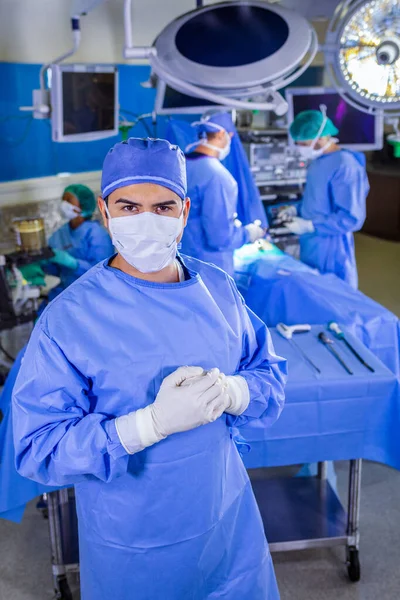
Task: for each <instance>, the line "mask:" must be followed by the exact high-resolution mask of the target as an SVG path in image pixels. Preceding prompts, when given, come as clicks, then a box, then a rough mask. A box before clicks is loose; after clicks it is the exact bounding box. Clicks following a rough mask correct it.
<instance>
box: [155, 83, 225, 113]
mask: <svg viewBox="0 0 400 600" xmlns="http://www.w3.org/2000/svg"><path fill="white" fill-rule="evenodd" d="M196 106H200V107H203V106H215V102H210V101H209V100H205V99H204V98H195V97H194V96H187V95H186V94H182V92H178V91H177V90H174V89H173V88H171V87H169V86H168V85H167V86H165V92H164V99H163V103H162V108H163V109H168V108H189V107H190V108H194V107H196ZM200 112H201V111H200Z"/></svg>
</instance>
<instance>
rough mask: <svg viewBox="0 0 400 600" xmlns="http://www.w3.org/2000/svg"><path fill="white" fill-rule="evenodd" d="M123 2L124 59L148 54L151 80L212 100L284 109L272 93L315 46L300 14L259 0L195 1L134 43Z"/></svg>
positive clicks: (128, 6)
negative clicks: (145, 41)
mask: <svg viewBox="0 0 400 600" xmlns="http://www.w3.org/2000/svg"><path fill="white" fill-rule="evenodd" d="M124 1H125V5H124V22H125V49H124V55H125V58H147V59H148V60H149V62H150V65H151V67H152V75H153V78H154V75H156V76H157V77H158V78H160V79H161V80H163V81H165V82H166V83H167V84H168V85H169V86H170V87H172V88H174V89H175V90H178V91H179V92H181V93H183V94H187V95H190V96H195V97H198V98H204V99H206V100H208V101H210V102H212V103H214V104H220V105H224V106H228V107H232V108H239V109H247V110H248V109H249V108H250V109H258V110H274V111H275V112H276V113H277V114H278V115H283V114H285V112H286V111H287V103H286V101H285V100H284V99H283V97H282V96H281V94H280V93H279V92H278V91H277V90H279V89H281V88H283V87H286V86H287V85H288V84H289V83H291V82H293V81H295V80H296V79H297V78H298V77H299V76H300V75H301V74H302V73H303V72H304V71H305V70H306V69H307V68H308V66H309V65H310V64H311V62H312V60H313V59H314V57H315V54H316V52H317V49H318V41H317V37H316V33H315V31H314V29H313V27H312V26H311V25H310V24H309V23H308V21H307V20H306V19H305V18H304V17H302V16H301V15H299V14H297V13H296V12H293V11H291V10H289V9H286V8H283V7H281V6H279V5H276V4H270V3H268V2H265V1H260V0H258V1H257V0H252V1H247V0H246V1H244V0H232V1H228V2H220V3H219V4H212V5H208V6H201V7H199V8H197V9H196V10H193V11H191V12H188V13H185V14H184V15H181V16H180V17H178V18H177V19H175V20H174V21H172V22H171V23H170V24H169V25H167V26H166V27H165V28H164V29H163V31H161V33H160V34H159V35H158V36H157V38H156V40H155V41H154V44H153V46H152V47H147V48H143V47H141V48H137V47H134V45H133V40H132V23H131V6H132V0H124Z"/></svg>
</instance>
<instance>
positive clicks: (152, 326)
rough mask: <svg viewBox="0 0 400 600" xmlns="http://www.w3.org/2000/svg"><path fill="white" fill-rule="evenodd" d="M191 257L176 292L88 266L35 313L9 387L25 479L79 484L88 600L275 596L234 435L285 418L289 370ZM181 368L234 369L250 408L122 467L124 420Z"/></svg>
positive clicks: (224, 285)
mask: <svg viewBox="0 0 400 600" xmlns="http://www.w3.org/2000/svg"><path fill="white" fill-rule="evenodd" d="M184 262H185V264H186V267H187V269H188V271H189V274H190V278H189V279H188V280H186V281H184V282H182V283H176V284H162V283H153V282H148V281H144V280H138V279H135V278H133V277H131V276H130V275H128V274H126V273H123V272H121V271H119V270H117V269H114V268H112V267H110V266H108V261H105V262H103V263H100V264H99V265H97V266H95V267H94V268H93V269H91V270H90V271H89V272H88V273H86V274H85V275H83V276H82V277H81V278H80V279H79V280H78V281H76V282H75V283H74V284H73V285H71V286H70V287H69V288H68V289H67V290H66V291H65V292H64V293H63V294H61V295H60V296H58V297H57V298H56V299H55V300H54V301H53V302H52V303H51V304H50V305H49V307H48V308H47V309H46V310H45V312H44V313H43V315H42V316H41V318H40V320H39V321H38V323H37V325H36V327H35V329H34V332H33V334H32V337H31V340H30V342H29V345H28V348H27V352H26V355H25V360H24V363H23V365H22V368H21V371H20V374H19V377H18V379H17V383H16V386H15V388H14V397H13V410H14V419H13V422H14V439H15V441H16V442H15V443H16V457H17V458H16V461H17V468H18V469H19V471H20V473H21V474H23V475H25V476H26V477H29V478H32V479H35V480H37V481H40V482H42V483H45V484H47V485H52V484H56V485H68V484H75V486H76V498H77V509H78V517H79V539H80V563H81V585H82V600H110V598H112V599H113V600H128V599H129V600H130V599H132V600H133V599H134V600H156V599H157V600H158V599H160V600H161V599H163V600H205V599H209V600H216V599H221V600H222V599H223V598H224V599H228V598H229V599H230V600H234V599H242V598H246V599H249V600H250V599H251V600H277V599H278V598H279V593H278V590H277V586H276V581H275V575H274V570H273V566H272V561H271V557H270V554H269V551H268V545H267V543H266V540H265V535H264V531H263V525H262V521H261V518H260V514H259V511H258V508H257V505H256V501H255V498H254V495H253V492H252V488H251V485H250V482H249V479H248V476H247V473H246V470H245V468H244V465H243V462H242V460H241V457H240V455H239V453H238V450H237V446H236V444H235V441H234V439H235V437H237V435H238V434H237V432H239V431H240V426H241V425H243V424H245V423H247V422H248V421H249V420H250V419H260V420H261V421H262V422H263V424H264V425H265V426H268V425H270V424H272V423H273V422H274V421H275V420H276V419H277V418H278V416H279V414H280V411H281V409H282V405H283V402H284V392H283V385H284V380H285V373H286V362H285V361H284V360H283V359H281V358H279V357H277V356H276V355H275V353H274V349H273V346H272V342H271V338H270V335H269V332H268V330H267V328H266V327H265V325H264V324H263V323H262V322H261V321H260V320H259V319H258V318H257V317H256V316H255V315H254V314H253V313H252V312H251V311H250V310H249V309H247V307H246V306H245V304H244V301H243V299H242V297H241V296H240V294H239V293H238V291H237V289H236V286H235V284H234V282H233V280H232V279H231V278H230V277H228V276H227V275H226V274H225V273H224V272H223V271H221V270H220V269H217V268H215V267H213V266H211V265H208V264H204V263H201V262H200V261H197V260H194V259H191V258H186V259H184ZM181 365H199V366H202V367H203V368H204V369H210V368H211V367H215V366H218V367H219V368H220V370H221V371H223V372H224V373H226V374H230V375H232V374H235V373H240V375H242V376H243V377H244V378H245V379H246V381H247V383H248V386H249V390H250V397H251V400H250V404H249V406H248V408H247V410H246V411H245V412H244V414H243V415H241V416H240V417H233V416H229V415H226V414H224V415H222V417H220V418H219V419H218V420H217V421H216V422H214V423H211V424H208V425H205V426H203V427H198V428H197V429H194V430H192V431H188V432H184V433H179V434H175V435H171V436H169V437H168V438H167V439H165V440H163V441H161V442H160V443H158V444H156V445H154V446H151V447H149V448H147V449H145V450H143V451H142V452H139V453H137V454H134V455H132V456H128V455H127V453H126V452H125V450H124V448H123V446H122V445H121V443H120V441H119V438H118V435H117V432H116V428H115V417H118V416H120V415H124V414H126V413H129V412H130V411H134V410H137V409H140V408H143V407H145V406H147V405H148V404H150V403H151V402H153V401H154V399H155V396H156V394H157V392H158V390H159V388H160V385H161V383H162V381H163V379H164V378H165V377H166V376H167V375H169V374H170V373H172V372H173V371H175V370H176V369H177V368H178V367H179V366H181Z"/></svg>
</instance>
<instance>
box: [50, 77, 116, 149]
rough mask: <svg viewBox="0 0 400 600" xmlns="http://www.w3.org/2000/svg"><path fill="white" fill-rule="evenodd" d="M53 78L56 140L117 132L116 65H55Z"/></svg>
mask: <svg viewBox="0 0 400 600" xmlns="http://www.w3.org/2000/svg"><path fill="white" fill-rule="evenodd" d="M51 81H52V83H51V103H52V130H53V140H54V141H57V142H77V141H91V140H99V139H103V138H106V137H111V136H114V135H117V133H118V76H117V69H116V67H110V66H101V65H53V67H52V78H51Z"/></svg>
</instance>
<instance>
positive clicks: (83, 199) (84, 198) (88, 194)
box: [64, 183, 96, 217]
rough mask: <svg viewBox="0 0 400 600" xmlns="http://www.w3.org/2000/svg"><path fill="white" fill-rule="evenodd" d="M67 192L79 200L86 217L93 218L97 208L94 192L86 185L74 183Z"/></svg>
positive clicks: (67, 188) (66, 189)
mask: <svg viewBox="0 0 400 600" xmlns="http://www.w3.org/2000/svg"><path fill="white" fill-rule="evenodd" d="M65 192H69V193H70V194H73V195H74V196H76V198H78V200H79V204H80V206H81V209H82V215H83V216H84V217H91V216H92V214H93V213H94V211H95V208H96V198H95V195H94V194H93V192H92V190H91V189H90V188H88V187H87V186H86V185H81V184H80V183H74V184H72V185H69V186H68V187H66V188H65V190H64V194H65Z"/></svg>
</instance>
